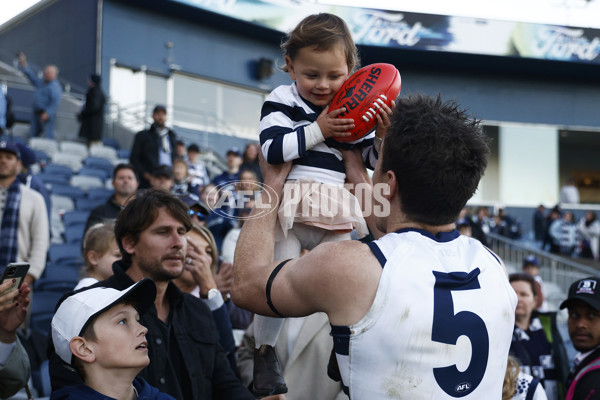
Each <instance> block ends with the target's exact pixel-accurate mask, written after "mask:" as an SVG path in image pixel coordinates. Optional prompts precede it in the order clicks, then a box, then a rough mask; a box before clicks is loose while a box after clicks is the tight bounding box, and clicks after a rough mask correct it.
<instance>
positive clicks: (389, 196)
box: [384, 170, 398, 201]
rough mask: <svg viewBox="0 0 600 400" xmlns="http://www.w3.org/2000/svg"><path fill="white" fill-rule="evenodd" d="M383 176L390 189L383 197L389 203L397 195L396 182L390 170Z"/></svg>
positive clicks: (394, 175)
mask: <svg viewBox="0 0 600 400" xmlns="http://www.w3.org/2000/svg"><path fill="white" fill-rule="evenodd" d="M385 176H386V178H387V184H388V185H389V187H390V189H389V192H388V193H385V194H384V197H385V198H387V199H388V200H390V201H391V200H392V199H393V198H394V196H395V195H396V194H397V193H398V180H397V179H396V174H395V173H394V171H392V170H389V171H387V172H386V173H385Z"/></svg>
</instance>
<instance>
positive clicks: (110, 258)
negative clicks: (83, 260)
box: [96, 240, 121, 279]
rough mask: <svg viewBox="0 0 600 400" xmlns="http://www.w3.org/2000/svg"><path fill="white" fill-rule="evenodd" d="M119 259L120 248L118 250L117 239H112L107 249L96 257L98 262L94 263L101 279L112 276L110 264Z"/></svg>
mask: <svg viewBox="0 0 600 400" xmlns="http://www.w3.org/2000/svg"><path fill="white" fill-rule="evenodd" d="M120 259H121V250H119V246H118V245H117V241H116V240H113V242H112V244H111V245H110V247H109V248H108V251H107V252H106V253H104V255H103V256H102V257H100V258H99V259H98V262H97V264H96V271H98V274H99V275H101V276H102V279H106V278H108V277H110V276H112V274H113V270H112V265H113V263H114V262H115V261H118V260H120Z"/></svg>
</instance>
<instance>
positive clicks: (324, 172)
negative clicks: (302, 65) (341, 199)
mask: <svg viewBox="0 0 600 400" xmlns="http://www.w3.org/2000/svg"><path fill="white" fill-rule="evenodd" d="M322 111H323V107H319V106H316V105H314V104H312V103H311V102H309V101H307V100H305V99H304V98H302V97H301V96H300V94H299V93H298V89H297V87H296V84H295V83H293V84H291V85H282V86H279V87H277V88H276V89H275V90H273V91H272V92H271V94H269V96H268V97H267V100H266V101H265V103H264V104H263V106H262V111H261V116H260V144H261V148H262V151H263V155H264V156H265V159H266V160H267V161H268V162H269V163H270V164H282V163H284V162H288V161H290V160H293V166H292V170H291V171H290V174H289V176H288V179H308V180H316V181H318V182H322V183H329V184H334V185H343V184H344V181H345V179H346V173H345V169H344V162H343V160H342V154H341V152H340V151H339V150H338V149H340V148H341V149H347V148H352V147H354V146H358V148H360V149H361V150H362V154H363V159H364V161H365V165H366V166H367V168H370V169H374V166H375V165H376V163H377V157H378V155H377V151H376V150H375V148H374V147H373V139H374V138H375V133H374V132H371V133H369V134H368V135H366V136H364V137H363V138H361V139H359V140H357V141H354V142H351V143H342V142H337V141H335V140H334V139H331V138H329V139H324V138H323V135H322V134H321V131H320V128H319V126H318V125H317V124H316V120H317V117H318V116H319V114H321V112H322Z"/></svg>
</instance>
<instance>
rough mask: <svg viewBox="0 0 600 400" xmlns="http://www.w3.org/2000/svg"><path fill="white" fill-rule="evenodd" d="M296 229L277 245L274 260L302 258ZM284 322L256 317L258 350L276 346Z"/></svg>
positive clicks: (255, 328) (255, 335)
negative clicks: (266, 346)
mask: <svg viewBox="0 0 600 400" xmlns="http://www.w3.org/2000/svg"><path fill="white" fill-rule="evenodd" d="M295 225H298V224H295ZM294 228H295V226H294ZM294 228H292V229H291V230H289V231H288V233H287V238H285V239H284V240H282V241H280V242H276V243H275V252H274V260H287V259H288V258H297V257H299V256H300V250H301V249H302V246H301V244H300V241H299V240H298V238H297V237H296V234H295V233H294ZM284 321H285V319H283V318H271V317H264V316H262V315H255V316H254V337H255V346H256V348H257V349H258V348H260V346H262V345H264V344H266V345H269V346H275V343H277V338H278V337H279V333H280V332H281V328H282V327H283V323H284Z"/></svg>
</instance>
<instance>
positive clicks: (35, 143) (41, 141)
mask: <svg viewBox="0 0 600 400" xmlns="http://www.w3.org/2000/svg"><path fill="white" fill-rule="evenodd" d="M29 147H31V148H32V149H34V150H43V151H45V152H46V154H48V155H49V156H50V157H52V156H53V155H54V154H56V153H58V142H57V141H56V140H54V139H46V138H39V137H35V138H31V139H29Z"/></svg>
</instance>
